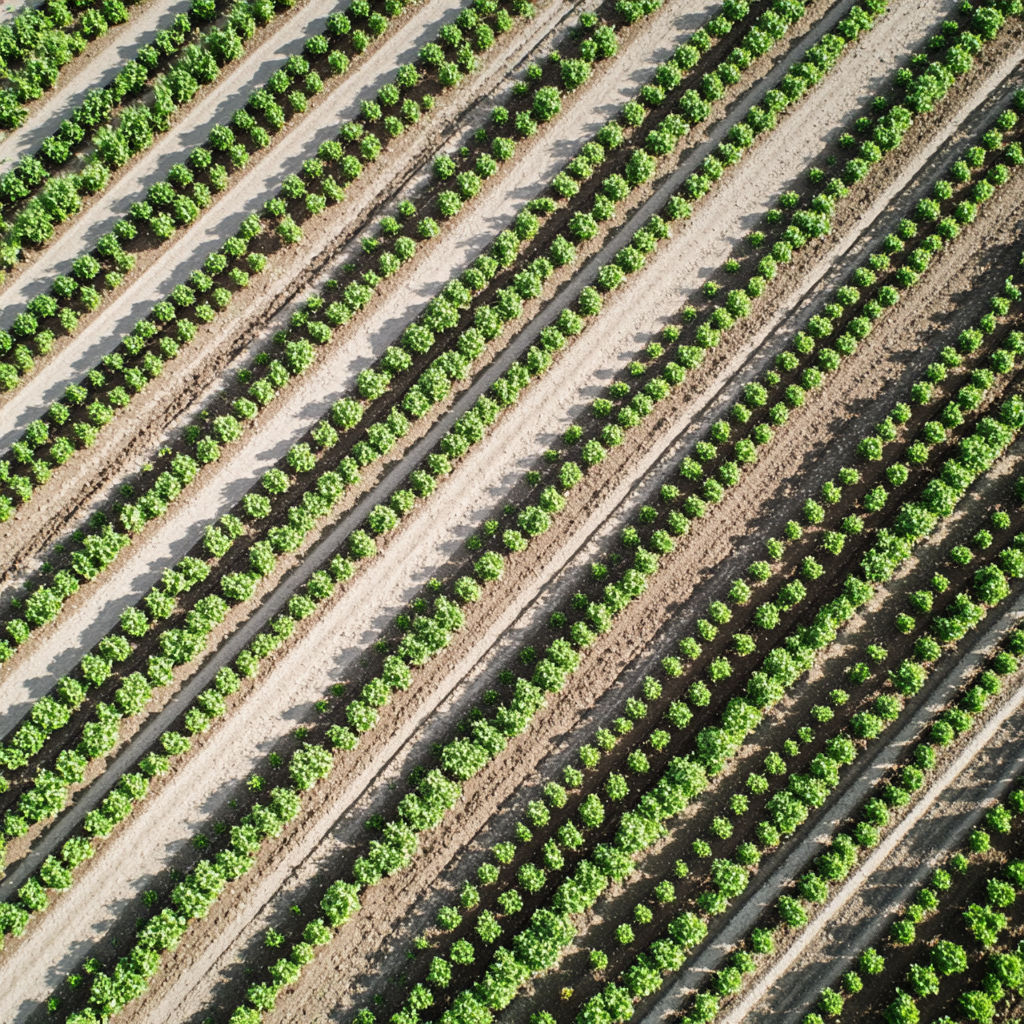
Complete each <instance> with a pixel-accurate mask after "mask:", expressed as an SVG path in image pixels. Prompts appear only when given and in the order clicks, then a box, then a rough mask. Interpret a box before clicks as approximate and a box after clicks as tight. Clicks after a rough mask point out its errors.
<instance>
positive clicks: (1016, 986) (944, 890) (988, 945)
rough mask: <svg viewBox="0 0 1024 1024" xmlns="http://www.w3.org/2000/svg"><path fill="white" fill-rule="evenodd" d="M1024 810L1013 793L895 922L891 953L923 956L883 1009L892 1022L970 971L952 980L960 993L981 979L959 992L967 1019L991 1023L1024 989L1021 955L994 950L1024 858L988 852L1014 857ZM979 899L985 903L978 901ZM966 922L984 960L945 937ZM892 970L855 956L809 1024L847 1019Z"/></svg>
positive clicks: (912, 1015) (1019, 884)
mask: <svg viewBox="0 0 1024 1024" xmlns="http://www.w3.org/2000/svg"><path fill="white" fill-rule="evenodd" d="M1014 781H1018V780H1014ZM1021 813H1024V790H1021V789H1015V790H1013V791H1012V792H1010V793H1009V794H1008V796H1007V797H1006V799H1005V800H1002V801H998V802H997V803H996V804H995V805H994V806H993V807H991V808H990V809H989V810H988V811H987V812H986V813H985V816H984V819H983V821H982V823H981V825H980V826H979V827H977V828H974V829H972V830H971V832H970V835H969V836H968V838H967V842H966V844H965V845H964V846H963V847H962V848H961V849H960V850H958V851H957V852H956V853H953V854H951V855H949V856H947V857H946V858H945V862H944V865H943V866H942V867H937V868H936V869H935V870H934V871H933V872H932V873H931V875H930V877H929V878H928V880H927V882H925V883H923V884H921V885H920V886H919V887H918V890H917V892H916V893H915V895H914V898H913V899H912V900H911V901H909V902H908V903H907V904H906V905H905V906H904V908H903V910H902V911H901V913H900V915H899V917H898V918H897V919H895V920H893V921H892V924H891V926H890V930H889V936H888V938H889V941H890V943H891V949H892V952H893V953H894V954H896V956H897V958H898V959H899V960H900V961H901V962H905V961H906V954H908V953H910V952H911V951H912V950H913V951H916V955H917V957H918V959H916V960H913V961H911V962H910V963H909V964H906V966H905V968H904V970H903V971H902V978H901V983H900V984H898V985H897V987H896V992H895V999H893V1001H892V1002H891V1003H890V1004H889V1006H888V1007H886V1009H885V1011H884V1012H885V1015H886V1019H887V1020H890V1019H891V1020H892V1022H893V1024H903V1022H907V1024H910V1022H911V1021H919V1020H920V1013H919V1011H918V1007H917V1005H916V1003H917V1000H919V999H922V998H927V997H928V996H937V995H939V994H940V986H942V983H943V980H944V979H945V978H952V977H955V976H957V975H963V974H967V973H968V972H969V974H968V977H967V978H965V979H961V978H958V979H957V981H956V982H955V983H954V984H956V985H957V988H958V989H961V990H962V989H964V987H965V983H966V984H970V982H971V981H972V980H975V981H977V980H980V987H979V988H973V989H967V990H966V991H960V992H959V993H958V995H957V996H956V997H955V998H956V1001H957V1003H958V1004H959V1009H960V1013H961V1015H963V1016H964V1017H965V1018H966V1019H967V1020H970V1021H978V1022H985V1024H989V1022H991V1021H992V1020H993V1018H994V1017H995V1015H996V1010H997V1004H998V1003H999V1002H1000V1001H1001V1000H1002V999H1004V998H1006V997H1009V995H1010V993H1011V992H1019V991H1020V989H1021V987H1022V985H1024V960H1022V959H1021V957H1020V956H1019V955H1017V954H1016V953H990V952H989V950H991V949H993V948H994V947H996V946H997V945H999V944H1000V933H1001V932H1002V931H1003V930H1004V929H1005V928H1006V926H1007V923H1008V922H1007V918H1006V915H1005V914H1004V913H1003V910H1004V909H1006V908H1007V907H1009V906H1010V905H1011V904H1012V903H1013V902H1014V901H1015V899H1016V897H1017V894H1018V893H1017V890H1018V889H1020V888H1024V861H1021V860H1016V859H1009V860H1008V861H1007V862H1003V861H1002V858H993V857H992V856H986V855H988V854H990V851H991V852H992V853H995V852H997V851H998V853H1000V854H1005V856H1006V857H1008V858H1009V857H1011V856H1012V854H1013V853H1014V852H1016V848H1017V847H1018V844H1017V843H1016V841H1015V837H1013V836H1012V835H1010V833H1011V832H1012V827H1013V818H1014V816H1015V815H1018V814H1021ZM993 838H994V839H995V844H996V849H995V850H993ZM1004 844H1006V845H1005V846H1004ZM957 876H960V877H959V878H958V877H957ZM976 899H980V900H981V901H982V902H975V900H976ZM961 908H962V909H961ZM954 915H955V917H956V918H958V919H959V920H960V921H961V922H962V923H958V921H957V920H955V919H954ZM947 922H948V924H947ZM921 924H926V925H930V926H929V927H928V928H927V930H928V932H929V933H930V938H929V940H928V942H927V946H926V947H924V948H921V947H922V946H923V945H924V944H923V942H922V939H921V937H920V936H919V935H918V934H917V932H918V926H920V925H921ZM964 925H966V928H967V930H968V931H969V932H970V934H971V935H972V937H973V938H974V939H975V940H976V942H977V944H978V946H979V947H980V950H981V951H982V954H983V958H982V957H979V956H978V952H979V950H978V949H973V948H971V947H968V946H965V945H964V944H963V942H956V941H953V939H952V938H949V937H946V936H947V935H949V934H950V933H951V932H958V931H960V930H962V929H963V927H964ZM957 937H959V936H957ZM933 940H934V941H933ZM900 954H903V955H902V956H901V955H900ZM979 960H980V962H978V961H979ZM892 973H893V972H892V959H891V958H887V957H886V956H885V955H883V954H882V953H879V951H878V950H877V949H875V948H874V947H867V948H865V949H862V950H861V951H860V953H859V954H858V956H857V958H856V969H854V970H851V971H848V972H846V973H844V974H843V976H842V979H841V981H840V983H839V987H838V989H836V988H832V987H831V986H827V987H825V988H823V989H822V991H821V994H820V996H819V997H818V999H817V1001H816V1002H817V1010H818V1011H820V1012H812V1013H809V1014H807V1015H806V1016H805V1018H804V1022H805V1024H824V1019H838V1018H840V1017H842V1015H843V1013H844V1012H845V1011H846V1007H847V1003H848V1002H849V1000H850V999H851V998H852V997H853V996H855V995H857V994H858V993H861V992H864V981H865V976H867V978H868V979H872V980H873V987H875V990H876V991H877V986H878V985H879V984H880V983H885V982H886V981H891V979H892ZM862 998H863V997H862ZM946 1019H949V1018H946Z"/></svg>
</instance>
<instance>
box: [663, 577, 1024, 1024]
mask: <svg viewBox="0 0 1024 1024" xmlns="http://www.w3.org/2000/svg"><path fill="white" fill-rule="evenodd" d="M1022 617H1024V596H1022V597H1019V598H1018V599H1017V601H1015V602H1014V604H1013V607H1012V608H1011V609H1010V610H1009V611H1007V612H1006V614H1005V615H1003V616H1002V617H1001V618H1000V619H999V621H998V622H997V623H996V624H995V626H993V627H992V628H991V629H990V630H988V631H987V632H986V634H985V636H984V637H982V638H981V639H980V640H979V641H977V642H976V643H974V644H972V648H973V649H972V650H971V651H969V652H968V653H967V654H966V655H965V656H964V657H963V658H961V659H959V660H958V661H957V662H956V663H954V664H953V665H950V666H947V668H946V669H945V671H944V672H943V676H942V678H941V680H940V681H939V683H938V685H937V686H935V687H934V688H933V689H932V691H931V693H930V694H929V697H928V701H927V703H926V705H925V706H924V707H922V708H920V709H919V710H918V711H917V713H916V714H915V715H914V716H913V718H911V720H910V721H908V722H907V723H906V725H905V726H904V727H903V728H902V729H901V730H900V731H899V733H898V734H897V735H896V736H894V737H893V738H892V739H891V740H890V741H889V742H888V743H886V745H885V747H884V748H883V749H882V750H880V751H879V752H878V753H877V754H876V755H875V757H874V758H873V759H872V762H871V765H870V767H869V768H868V769H867V770H865V771H862V772H861V773H860V774H859V775H858V776H857V778H855V779H853V780H851V782H850V784H849V786H848V787H847V788H846V790H845V791H844V792H843V794H842V796H841V798H840V799H839V800H838V801H836V802H835V803H833V804H832V805H831V806H830V807H829V810H828V819H829V820H828V821H825V822H822V823H818V824H817V825H816V826H815V827H814V829H812V830H811V832H810V833H809V834H808V835H806V836H805V838H804V839H803V841H802V842H801V844H800V846H799V847H798V848H797V849H796V850H794V851H793V853H792V854H791V855H790V856H789V857H788V858H787V859H786V862H785V863H784V864H783V865H782V867H781V868H779V869H778V870H777V871H775V872H773V874H772V876H771V877H770V878H769V879H767V880H766V881H765V883H764V884H763V885H761V886H759V887H758V889H757V890H756V892H754V893H753V894H752V895H751V896H749V897H748V898H747V899H746V900H745V901H744V903H743V905H742V906H741V907H738V908H737V909H736V910H735V911H733V913H732V915H731V917H730V920H729V923H728V925H727V926H726V927H725V928H724V929H723V930H722V931H721V932H720V933H719V934H718V936H717V937H716V940H715V945H714V947H713V948H712V949H710V950H708V952H706V953H705V954H704V955H702V956H701V957H700V958H699V959H698V961H697V962H696V963H695V964H693V965H692V966H691V967H690V968H689V969H688V970H687V971H685V972H684V973H683V975H682V976H681V979H680V981H679V982H677V983H676V984H674V985H673V987H672V990H671V991H670V992H669V993H668V994H667V995H666V996H665V997H664V998H663V999H662V1000H660V1001H659V1002H658V1004H657V1005H656V1006H655V1007H654V1009H653V1010H651V1011H650V1013H648V1014H647V1016H646V1017H645V1018H644V1022H645V1024H653V1022H655V1021H664V1020H667V1019H669V1016H670V1015H671V1014H672V1013H673V1012H674V1011H675V1010H677V1009H678V1008H679V1005H680V1000H681V996H683V995H684V994H685V992H687V991H692V990H693V989H694V988H695V987H697V986H698V985H700V984H701V983H702V981H703V979H704V977H706V974H705V972H707V971H712V970H715V969H716V968H717V967H718V966H719V965H720V964H721V963H722V962H723V961H724V959H725V956H726V955H727V951H728V950H729V949H731V948H732V946H733V945H734V944H735V943H737V942H739V941H741V940H742V939H743V938H744V937H745V936H746V935H747V934H748V933H749V931H750V929H751V928H752V927H753V926H754V924H756V922H757V919H758V918H759V917H760V915H761V913H762V912H763V910H764V908H765V907H766V906H770V905H772V904H773V903H774V902H775V901H776V900H777V899H778V897H779V896H780V895H781V894H782V893H783V891H784V890H786V889H787V888H788V886H789V884H790V883H791V881H792V879H794V878H796V877H797V876H798V875H799V874H800V872H801V871H802V870H803V869H804V868H805V867H806V865H807V863H808V862H809V861H810V860H811V859H812V857H814V856H815V855H816V854H817V853H818V852H819V851H820V849H821V844H822V843H823V842H825V841H826V840H827V838H828V836H829V835H831V833H832V830H833V827H834V826H833V823H834V822H835V821H841V820H843V819H844V818H847V817H849V816H850V814H852V813H853V812H854V811H856V810H857V809H858V808H859V807H860V805H861V804H862V803H863V801H864V800H865V799H867V797H868V796H869V795H870V793H871V790H872V788H873V787H874V786H875V785H876V783H877V781H878V779H879V778H881V777H882V776H883V775H884V774H885V773H886V771H887V770H888V768H889V767H890V766H891V765H893V764H898V763H899V762H900V761H901V759H902V758H903V756H904V755H905V751H906V750H907V748H908V747H909V745H910V744H911V743H913V742H914V741H915V739H916V738H917V736H918V735H919V733H920V732H921V731H922V729H924V728H925V727H926V726H927V724H928V723H929V722H930V721H931V719H932V717H933V715H934V714H935V713H936V711H938V710H940V709H941V708H942V707H943V706H944V705H945V704H946V703H947V702H948V701H949V699H950V698H951V697H952V696H953V695H954V694H955V693H957V692H958V690H959V689H960V687H961V685H962V682H963V679H964V678H965V677H966V676H967V675H968V674H969V673H971V672H973V671H975V670H976V669H977V668H979V667H980V666H981V665H982V664H983V663H984V660H985V656H986V655H987V654H988V653H989V652H990V651H991V649H992V647H993V646H994V645H995V644H996V643H997V642H998V640H999V639H1000V638H1001V637H1002V636H1003V634H1004V633H1005V632H1006V631H1007V630H1009V629H1011V628H1012V627H1013V626H1014V625H1016V624H1017V623H1019V621H1020V620H1021V618H1022ZM1013 678H1014V679H1015V680H1016V681H1017V685H1016V686H1013V685H1012V684H1011V685H1010V686H1009V687H1008V690H1009V692H1008V694H1007V697H1006V699H1005V700H1003V701H1002V702H1000V704H999V705H998V707H995V708H993V711H992V713H991V715H990V716H986V717H987V720H986V721H985V722H984V724H983V725H982V726H981V727H980V728H978V729H977V730H976V731H974V732H973V733H972V735H971V736H970V737H969V739H968V741H967V742H966V744H965V745H964V746H963V747H962V749H961V750H960V751H959V752H958V754H957V756H956V758H955V759H953V760H952V761H951V762H950V763H949V764H948V765H947V766H946V768H945V769H944V770H943V771H942V772H941V773H940V774H939V775H938V776H936V777H935V778H934V779H933V780H932V782H931V783H930V785H929V786H928V787H927V788H926V789H924V790H923V791H922V793H921V796H920V798H919V799H918V801H917V802H916V803H915V804H914V806H913V808H912V809H911V811H910V813H908V814H907V815H906V816H905V817H904V818H903V819H902V820H901V821H900V822H899V824H898V825H897V826H896V827H895V828H893V829H892V831H891V832H889V833H888V834H887V835H886V836H885V838H884V839H883V840H882V841H881V842H880V843H879V844H878V846H877V847H876V848H875V849H874V850H873V851H872V853H871V855H870V856H869V857H867V858H866V859H865V860H864V861H863V862H862V863H861V865H860V866H859V867H858V868H857V870H856V871H855V872H854V873H853V874H852V875H850V877H849V878H848V879H847V881H846V882H844V883H843V885H842V886H841V887H840V888H838V889H834V890H833V895H832V897H831V898H830V899H829V901H828V903H827V904H826V906H825V909H824V910H822V911H820V912H819V913H817V914H816V916H815V917H814V918H813V920H812V921H811V923H810V924H809V925H808V926H807V927H806V928H805V929H803V931H801V932H800V933H799V935H798V936H797V938H796V941H794V942H793V943H792V944H791V945H790V946H789V947H788V948H787V949H786V950H785V952H784V953H782V954H781V956H779V957H778V959H777V960H775V961H774V962H773V964H772V966H771V968H770V969H769V971H768V972H767V973H765V974H763V975H760V976H759V977H758V978H757V981H756V982H755V984H753V985H751V986H750V987H749V988H748V989H747V990H746V991H744V992H743V993H742V996H741V998H739V999H737V1000H736V1001H735V1002H734V1003H732V1004H731V1005H730V1006H729V1007H728V1008H727V1011H726V1012H725V1013H724V1014H722V1016H721V1018H720V1019H721V1021H722V1022H723V1024H739V1022H740V1021H743V1020H746V1019H747V1015H748V1014H750V1013H751V1012H752V1011H753V1010H754V1008H755V1007H757V1006H758V1005H760V1003H761V1002H762V1000H763V999H764V998H765V997H766V996H767V994H768V992H769V991H770V990H771V988H772V987H773V986H774V985H775V984H777V983H778V981H779V980H780V979H781V978H782V976H783V975H784V974H785V973H786V972H787V971H788V970H789V968H790V967H791V966H792V965H793V964H795V963H796V961H797V960H798V958H799V957H800V955H801V954H802V953H803V952H804V951H806V950H807V949H809V948H810V947H812V945H813V944H814V943H815V942H816V941H817V939H818V937H819V935H821V934H822V932H823V931H824V930H825V929H826V928H827V927H828V926H829V925H830V923H831V922H832V921H833V919H834V918H835V916H836V915H837V914H838V913H840V912H841V911H842V909H843V908H844V907H845V906H846V904H847V903H848V902H849V901H850V900H851V899H853V898H854V897H855V896H857V894H858V892H859V891H860V890H861V889H863V888H864V887H865V886H866V885H867V884H868V882H869V879H870V878H871V876H872V874H873V873H874V872H875V871H877V870H878V869H879V868H880V867H881V866H882V865H883V864H884V863H885V862H886V861H887V860H888V859H889V858H890V856H891V855H892V854H893V853H894V852H896V851H899V850H900V848H901V846H902V844H903V843H904V841H905V840H906V838H907V836H908V835H909V834H910V832H911V831H912V830H913V829H914V828H915V826H916V825H917V824H918V823H919V822H921V821H922V819H925V818H926V816H927V815H929V813H930V811H931V808H932V807H933V805H934V804H935V801H937V800H940V799H942V797H943V794H944V793H946V791H947V790H948V789H949V788H950V787H952V786H954V784H956V785H959V786H963V785H964V781H963V776H965V775H968V772H969V770H971V769H972V768H973V770H978V768H979V767H984V766H985V765H991V761H990V760H989V759H987V758H985V757H982V754H983V752H984V751H986V749H987V748H988V747H989V745H990V744H992V742H993V740H994V739H995V738H996V737H997V736H999V735H1000V733H1001V732H1002V730H1003V729H1004V728H1005V727H1007V726H1008V725H1010V724H1012V720H1014V717H1015V716H1017V715H1018V714H1019V713H1020V712H1021V711H1022V710H1024V686H1021V685H1019V684H1020V677H1019V674H1018V675H1016V676H1014V677H1013ZM1010 735H1011V736H1013V737H1016V736H1018V735H1019V733H1018V732H1017V731H1016V730H1014V731H1013V732H1012V733H1010ZM1017 756H1018V757H1019V756H1020V753H1019V751H1018V753H1017ZM1014 763H1015V762H1013V763H1011V764H1009V765H1006V766H1005V773H1004V778H1000V779H997V780H996V781H995V782H994V783H993V784H992V791H993V792H996V791H998V790H999V787H1000V786H1003V787H1005V784H1006V780H1005V775H1008V774H1009V773H1010V772H1013V771H1015V768H1014ZM969 777H970V776H969V775H968V778H969ZM985 809H986V808H984V807H982V808H981V809H980V810H981V811H984V810H985ZM931 827H932V828H935V827H939V828H940V829H941V830H942V831H943V832H944V833H945V835H944V839H943V840H942V842H943V846H944V847H945V846H946V845H948V842H949V841H951V840H952V841H955V839H954V838H953V837H954V836H956V835H960V834H962V832H963V830H964V829H966V828H967V827H968V825H967V824H960V823H958V825H957V826H956V830H955V832H951V831H950V825H949V823H948V822H945V823H941V822H940V823H939V825H938V826H936V825H935V823H932V825H931Z"/></svg>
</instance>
